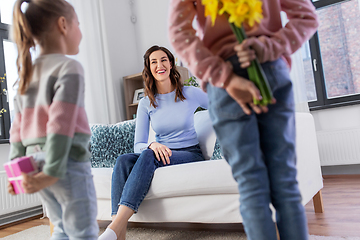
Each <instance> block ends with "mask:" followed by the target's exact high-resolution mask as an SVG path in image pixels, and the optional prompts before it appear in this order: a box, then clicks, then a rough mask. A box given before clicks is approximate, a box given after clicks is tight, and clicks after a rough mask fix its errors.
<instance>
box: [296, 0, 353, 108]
mask: <svg viewBox="0 0 360 240" xmlns="http://www.w3.org/2000/svg"><path fill="white" fill-rule="evenodd" d="M313 4H314V5H315V7H316V9H317V13H318V16H319V21H320V26H319V28H318V31H317V33H316V34H315V35H314V36H313V37H312V38H311V39H310V40H309V42H308V43H307V44H305V45H304V46H303V49H302V56H303V62H304V72H305V81H306V89H307V98H308V101H309V107H310V109H311V110H316V109H323V108H329V107H336V106H344V105H350V104H359V103H360V57H359V56H360V55H359V53H358V51H359V49H360V41H359V40H358V39H359V38H360V17H359V16H360V6H359V4H360V1H359V0H313ZM309 56H311V58H309Z"/></svg>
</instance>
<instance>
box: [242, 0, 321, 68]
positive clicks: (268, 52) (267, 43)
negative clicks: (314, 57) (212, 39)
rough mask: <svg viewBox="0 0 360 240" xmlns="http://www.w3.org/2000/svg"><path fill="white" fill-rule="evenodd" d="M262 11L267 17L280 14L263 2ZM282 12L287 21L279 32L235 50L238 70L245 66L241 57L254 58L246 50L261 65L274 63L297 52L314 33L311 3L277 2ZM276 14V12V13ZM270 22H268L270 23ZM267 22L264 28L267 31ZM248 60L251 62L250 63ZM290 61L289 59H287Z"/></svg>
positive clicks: (260, 37) (304, 1) (249, 42)
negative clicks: (264, 9)
mask: <svg viewBox="0 0 360 240" xmlns="http://www.w3.org/2000/svg"><path fill="white" fill-rule="evenodd" d="M263 3H264V8H266V9H267V14H278V15H279V14H280V13H278V12H273V11H275V10H274V8H273V7H272V6H271V5H270V4H271V3H269V1H264V2H263ZM280 4H281V10H282V11H284V12H285V13H286V15H287V17H288V19H289V21H288V22H287V23H286V25H285V26H284V27H282V28H280V29H278V30H277V31H276V32H275V33H273V34H272V36H271V37H270V36H266V35H265V34H263V35H261V36H257V37H256V36H255V37H249V38H248V39H246V40H245V41H243V42H242V43H241V44H239V45H237V46H236V47H235V51H237V54H238V56H239V61H240V62H241V63H242V65H241V66H244V67H246V66H248V65H249V63H248V59H246V57H245V56H244V54H245V55H246V53H247V55H248V56H251V59H253V56H254V55H252V53H253V52H251V51H249V48H250V47H251V48H252V49H253V50H254V52H255V53H256V56H257V58H258V59H259V61H260V63H264V62H267V61H274V60H276V59H278V58H279V57H281V56H283V55H284V56H290V55H291V54H293V53H294V52H295V51H297V50H298V49H299V48H300V47H301V46H302V45H303V44H304V42H306V41H307V40H308V39H309V38H310V37H312V35H313V34H314V33H315V31H316V29H317V27H318V25H319V23H318V18H317V14H316V11H315V7H314V6H313V4H312V3H311V2H310V0H302V1H299V0H280ZM277 11H278V10H277ZM269 21H270V20H269ZM270 25H271V24H270V22H268V23H267V24H266V25H265V26H266V27H268V28H270V27H271V26H270ZM251 59H250V60H251ZM288 60H290V58H288Z"/></svg>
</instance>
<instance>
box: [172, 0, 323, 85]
mask: <svg viewBox="0 0 360 240" xmlns="http://www.w3.org/2000/svg"><path fill="white" fill-rule="evenodd" d="M262 2H263V5H262V10H263V16H264V18H263V19H262V20H261V23H260V24H258V25H255V26H254V27H253V28H251V29H245V31H246V34H247V36H248V37H249V38H253V39H254V41H257V42H258V43H259V44H260V45H262V46H263V53H262V56H263V58H262V59H259V61H260V62H261V63H263V62H267V61H274V60H276V59H278V58H279V57H283V58H284V59H285V60H286V61H287V63H288V65H289V66H291V58H290V55H291V54H292V53H294V52H295V51H296V50H298V49H299V48H300V47H301V45H302V44H303V43H304V42H305V41H307V40H308V39H309V38H310V37H311V36H312V35H313V34H314V33H315V31H316V29H317V27H318V19H317V15H316V12H315V7H314V6H313V4H312V3H311V2H310V0H271V1H270V0H263V1H262ZM281 11H284V12H285V13H286V14H287V17H288V19H289V22H288V23H286V25H285V27H283V26H282V23H281V16H280V12H281ZM195 17H196V18H195ZM194 18H195V19H196V23H197V26H196V30H195V29H194V28H193V20H194ZM169 37H170V41H171V43H172V46H173V47H174V49H175V51H176V53H177V54H178V56H179V57H180V58H181V60H182V61H184V62H185V64H186V65H187V67H188V68H189V69H190V71H191V72H192V73H193V74H194V75H195V76H196V77H198V78H199V79H201V80H202V87H203V89H204V90H205V86H206V83H207V82H210V83H211V84H213V85H214V86H216V87H220V88H221V87H224V85H225V82H226V81H227V80H228V79H229V77H230V75H231V74H232V68H231V65H230V64H227V63H226V62H225V61H224V59H227V58H229V57H230V56H232V55H234V54H235V51H234V46H235V45H236V44H238V42H237V40H236V38H235V35H234V33H233V32H232V30H231V28H230V25H229V23H228V21H227V19H226V17H225V16H224V15H222V16H217V19H216V22H215V24H214V26H212V24H211V19H210V17H207V18H205V17H204V6H203V5H202V4H201V0H171V3H170V12H169Z"/></svg>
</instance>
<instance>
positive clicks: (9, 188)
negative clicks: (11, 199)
mask: <svg viewBox="0 0 360 240" xmlns="http://www.w3.org/2000/svg"><path fill="white" fill-rule="evenodd" d="M8 193H10V194H11V195H15V191H14V187H13V185H12V184H11V183H10V182H9V183H8Z"/></svg>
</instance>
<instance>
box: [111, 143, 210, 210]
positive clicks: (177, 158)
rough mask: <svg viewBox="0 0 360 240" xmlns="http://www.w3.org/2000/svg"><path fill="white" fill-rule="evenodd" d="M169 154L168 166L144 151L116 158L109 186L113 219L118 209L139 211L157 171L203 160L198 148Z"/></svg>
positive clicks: (173, 150) (149, 152)
mask: <svg viewBox="0 0 360 240" xmlns="http://www.w3.org/2000/svg"><path fill="white" fill-rule="evenodd" d="M171 151H172V155H171V157H170V164H167V165H164V164H163V163H162V161H158V160H157V159H156V157H155V154H154V152H153V150H151V149H146V150H144V151H143V152H142V153H141V154H139V153H129V154H124V155H121V156H119V157H118V158H117V160H116V164H115V166H114V171H113V175H112V183H111V206H112V212H111V215H116V213H117V211H118V206H119V205H124V206H127V207H129V208H131V209H132V210H134V211H135V212H137V211H138V208H139V206H140V203H141V202H142V201H143V199H144V198H145V196H146V194H147V192H148V191H149V188H150V184H151V181H152V178H153V176H154V172H155V170H156V169H157V168H159V167H164V166H171V165H176V164H182V163H190V162H196V161H203V160H204V156H203V155H202V152H201V149H200V146H199V145H198V144H197V145H195V146H191V147H187V148H181V149H171Z"/></svg>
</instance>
